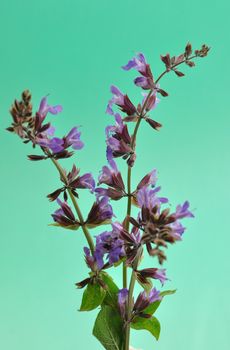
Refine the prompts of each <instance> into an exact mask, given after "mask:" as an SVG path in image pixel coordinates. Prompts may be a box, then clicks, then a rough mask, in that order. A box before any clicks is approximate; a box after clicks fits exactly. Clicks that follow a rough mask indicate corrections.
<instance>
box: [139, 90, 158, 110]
mask: <svg viewBox="0 0 230 350" xmlns="http://www.w3.org/2000/svg"><path fill="white" fill-rule="evenodd" d="M143 96H144V98H143V101H142V106H145V111H146V112H149V111H151V110H153V109H155V108H156V106H157V105H158V103H159V102H160V99H159V98H158V97H157V95H156V91H154V92H153V94H152V95H151V96H150V97H149V96H148V94H146V93H143ZM147 97H148V100H147V101H146V99H147Z"/></svg>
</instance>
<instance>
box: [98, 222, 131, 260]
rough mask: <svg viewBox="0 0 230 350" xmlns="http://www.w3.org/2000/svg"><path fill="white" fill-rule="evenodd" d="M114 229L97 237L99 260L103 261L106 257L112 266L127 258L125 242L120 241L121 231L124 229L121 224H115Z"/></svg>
mask: <svg viewBox="0 0 230 350" xmlns="http://www.w3.org/2000/svg"><path fill="white" fill-rule="evenodd" d="M112 228H113V229H112V231H105V232H103V233H101V234H100V235H98V236H97V237H96V249H95V252H96V256H97V257H98V259H103V257H104V255H106V258H107V259H108V262H109V264H110V265H112V264H114V263H116V262H118V261H119V260H120V259H121V258H122V257H123V256H125V250H124V242H123V240H122V239H120V231H121V230H122V229H123V227H122V225H120V224H119V223H113V224H112Z"/></svg>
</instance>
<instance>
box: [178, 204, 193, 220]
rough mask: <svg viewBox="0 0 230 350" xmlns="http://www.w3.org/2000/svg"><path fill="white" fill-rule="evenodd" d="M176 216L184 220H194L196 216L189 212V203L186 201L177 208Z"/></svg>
mask: <svg viewBox="0 0 230 350" xmlns="http://www.w3.org/2000/svg"><path fill="white" fill-rule="evenodd" d="M175 216H176V218H177V219H183V218H193V217H194V215H193V213H192V212H191V211H189V202H188V201H185V202H184V204H182V205H178V206H177V207H176V213H175Z"/></svg>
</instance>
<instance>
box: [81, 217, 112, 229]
mask: <svg viewBox="0 0 230 350" xmlns="http://www.w3.org/2000/svg"><path fill="white" fill-rule="evenodd" d="M111 222H112V220H110V219H107V220H104V221H102V222H101V223H100V224H87V223H86V226H87V227H88V228H89V229H92V228H95V227H98V226H102V225H109V224H111Z"/></svg>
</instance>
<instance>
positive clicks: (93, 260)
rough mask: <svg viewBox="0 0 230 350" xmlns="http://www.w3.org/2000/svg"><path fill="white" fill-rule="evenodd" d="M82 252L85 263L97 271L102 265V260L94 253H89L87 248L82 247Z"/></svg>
mask: <svg viewBox="0 0 230 350" xmlns="http://www.w3.org/2000/svg"><path fill="white" fill-rule="evenodd" d="M84 252H85V261H86V264H87V266H88V267H89V268H90V269H91V270H92V271H94V272H95V271H98V270H100V269H101V268H102V267H103V266H104V262H103V261H102V262H101V261H98V260H97V257H96V254H95V253H94V254H93V255H91V253H90V250H89V248H87V247H84Z"/></svg>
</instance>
